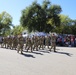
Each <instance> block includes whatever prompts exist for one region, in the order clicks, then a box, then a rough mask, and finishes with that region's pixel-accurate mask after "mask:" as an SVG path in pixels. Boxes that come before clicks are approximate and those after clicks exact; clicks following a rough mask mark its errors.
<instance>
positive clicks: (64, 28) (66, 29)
mask: <svg viewBox="0 0 76 75" xmlns="http://www.w3.org/2000/svg"><path fill="white" fill-rule="evenodd" d="M59 16H60V20H61V23H60V26H59V27H57V28H56V30H55V31H56V32H57V33H62V34H63V33H64V34H71V33H72V30H71V26H72V23H73V21H72V19H70V18H69V17H68V16H66V15H62V14H60V15H59Z"/></svg>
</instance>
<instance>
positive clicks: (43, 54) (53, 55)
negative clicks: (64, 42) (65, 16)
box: [0, 47, 76, 75]
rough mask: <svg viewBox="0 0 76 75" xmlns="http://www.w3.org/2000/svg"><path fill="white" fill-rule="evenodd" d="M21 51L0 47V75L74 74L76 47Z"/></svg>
mask: <svg viewBox="0 0 76 75" xmlns="http://www.w3.org/2000/svg"><path fill="white" fill-rule="evenodd" d="M56 50H57V52H53V50H52V51H51V52H50V51H49V50H46V49H45V50H39V51H33V52H32V53H31V52H30V51H29V52H26V51H24V52H23V55H22V54H20V53H17V51H16V50H10V49H5V48H0V75H76V48H71V47H57V48H56Z"/></svg>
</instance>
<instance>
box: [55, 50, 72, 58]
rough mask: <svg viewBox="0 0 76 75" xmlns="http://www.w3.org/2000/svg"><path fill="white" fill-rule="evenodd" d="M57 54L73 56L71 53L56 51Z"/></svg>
mask: <svg viewBox="0 0 76 75" xmlns="http://www.w3.org/2000/svg"><path fill="white" fill-rule="evenodd" d="M55 53H59V54H65V55H67V56H70V57H71V56H72V55H73V54H71V53H67V52H57V51H56V52H55Z"/></svg>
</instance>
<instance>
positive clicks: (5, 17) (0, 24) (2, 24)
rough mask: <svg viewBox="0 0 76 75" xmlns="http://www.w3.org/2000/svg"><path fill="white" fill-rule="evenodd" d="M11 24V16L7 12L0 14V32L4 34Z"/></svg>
mask: <svg viewBox="0 0 76 75" xmlns="http://www.w3.org/2000/svg"><path fill="white" fill-rule="evenodd" d="M11 24H12V17H11V16H10V15H9V14H8V13H7V12H5V11H4V12H2V13H1V14H0V34H2V35H4V34H5V32H6V31H8V30H9V29H10V26H11Z"/></svg>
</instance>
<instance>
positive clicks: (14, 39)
mask: <svg viewBox="0 0 76 75" xmlns="http://www.w3.org/2000/svg"><path fill="white" fill-rule="evenodd" d="M12 43H13V44H12V49H14V48H15V50H16V48H17V45H18V38H17V36H14V37H13V42H12Z"/></svg>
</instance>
